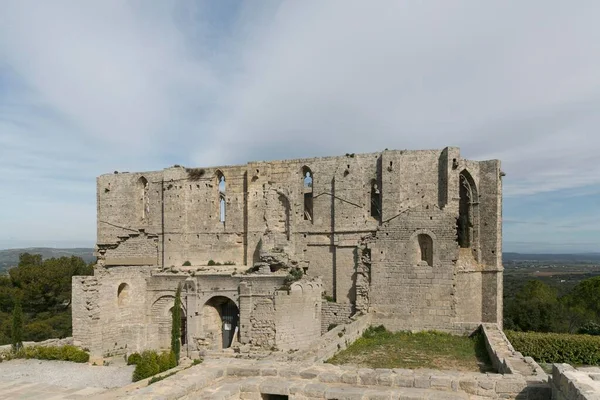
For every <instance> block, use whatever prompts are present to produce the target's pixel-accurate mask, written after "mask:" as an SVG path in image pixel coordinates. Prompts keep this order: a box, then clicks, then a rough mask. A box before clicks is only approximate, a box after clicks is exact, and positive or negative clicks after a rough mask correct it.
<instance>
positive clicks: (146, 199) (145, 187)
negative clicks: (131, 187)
mask: <svg viewBox="0 0 600 400" xmlns="http://www.w3.org/2000/svg"><path fill="white" fill-rule="evenodd" d="M149 189H150V185H149V184H148V179H146V178H145V177H143V176H142V177H140V179H139V180H138V190H139V193H140V205H141V207H140V208H141V210H142V213H141V216H142V220H145V219H147V218H148V216H149V214H150V196H149V193H150V190H149Z"/></svg>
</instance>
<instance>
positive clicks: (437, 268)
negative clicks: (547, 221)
mask: <svg viewBox="0 0 600 400" xmlns="http://www.w3.org/2000/svg"><path fill="white" fill-rule="evenodd" d="M501 174H502V173H501V171H500V162H499V161H497V160H491V161H470V160H465V159H463V158H461V156H460V153H459V149H458V148H454V147H448V148H445V149H443V150H419V151H408V150H404V151H399V150H385V151H383V152H380V153H370V154H346V155H345V156H339V157H324V158H310V159H299V160H287V161H271V162H249V163H247V164H245V165H237V166H223V167H207V168H191V169H190V168H184V167H180V166H174V167H171V168H167V169H164V170H162V171H155V172H143V173H117V172H115V173H114V174H107V175H102V176H100V177H99V178H98V180H97V206H98V216H97V226H98V238H97V246H96V251H97V256H98V264H97V266H96V267H95V269H94V276H89V277H81V276H77V277H74V278H73V303H72V304H73V336H74V340H75V341H76V342H77V343H78V344H79V345H81V346H82V347H86V348H88V349H89V350H90V351H91V353H92V355H94V356H96V357H107V356H112V355H120V354H129V353H132V352H135V351H141V350H144V349H150V348H152V349H160V348H168V347H169V345H170V332H171V311H172V307H173V304H174V296H175V291H176V289H177V287H178V286H181V288H182V316H183V317H182V321H181V326H182V332H183V333H182V342H183V344H184V346H187V349H188V350H192V351H200V350H205V351H215V350H216V351H222V349H226V348H229V347H234V348H238V349H239V348H244V349H249V348H250V349H269V350H274V349H277V350H282V351H293V350H302V349H306V348H309V347H310V345H311V343H314V341H315V340H317V339H318V338H319V337H320V336H321V335H322V334H323V333H324V332H327V330H328V328H329V327H331V326H333V325H335V324H344V323H347V322H348V321H349V320H350V318H351V317H352V316H354V315H358V314H369V315H370V319H371V321H372V323H373V324H383V325H385V326H386V328H388V329H390V330H422V329H437V330H443V331H448V332H454V333H459V334H462V333H470V332H472V331H474V330H475V329H476V328H477V327H478V326H480V325H481V323H484V322H490V323H497V324H498V325H499V326H501V323H502V270H503V268H502V259H501V255H502V247H501V246H502V243H501V219H502V182H501Z"/></svg>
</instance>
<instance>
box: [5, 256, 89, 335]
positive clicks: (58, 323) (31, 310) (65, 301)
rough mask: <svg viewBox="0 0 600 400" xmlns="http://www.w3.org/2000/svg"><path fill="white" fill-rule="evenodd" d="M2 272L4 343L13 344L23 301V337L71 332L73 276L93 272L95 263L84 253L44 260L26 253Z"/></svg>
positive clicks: (68, 333)
mask: <svg viewBox="0 0 600 400" xmlns="http://www.w3.org/2000/svg"><path fill="white" fill-rule="evenodd" d="M8 272H9V273H8V275H2V276H0V344H9V343H10V341H11V340H10V338H11V325H12V323H11V322H12V316H11V314H12V311H13V309H14V307H15V304H16V302H17V301H20V303H21V305H22V309H23V315H24V321H23V322H24V327H23V338H22V339H23V340H24V341H41V340H46V339H50V338H62V337H67V336H71V331H72V329H71V278H72V277H73V276H75V275H92V272H93V264H92V263H90V264H88V263H86V262H85V261H84V260H83V259H82V258H81V257H75V256H71V257H60V258H50V259H47V260H44V259H43V258H42V255H41V254H29V253H23V254H21V255H20V256H19V260H18V263H17V266H16V267H14V268H11V269H10V270H9V271H8Z"/></svg>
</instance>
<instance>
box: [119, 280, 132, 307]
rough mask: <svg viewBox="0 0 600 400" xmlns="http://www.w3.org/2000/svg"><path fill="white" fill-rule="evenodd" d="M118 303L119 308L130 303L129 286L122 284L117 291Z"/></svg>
mask: <svg viewBox="0 0 600 400" xmlns="http://www.w3.org/2000/svg"><path fill="white" fill-rule="evenodd" d="M117 301H118V304H119V307H122V306H124V305H126V304H127V303H128V302H129V285H128V284H126V283H121V284H120V285H119V288H118V289H117Z"/></svg>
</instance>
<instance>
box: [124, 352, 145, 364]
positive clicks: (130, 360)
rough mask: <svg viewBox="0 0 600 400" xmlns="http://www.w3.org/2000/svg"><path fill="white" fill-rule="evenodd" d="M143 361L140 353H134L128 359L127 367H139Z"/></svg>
mask: <svg viewBox="0 0 600 400" xmlns="http://www.w3.org/2000/svg"><path fill="white" fill-rule="evenodd" d="M141 360H142V356H141V355H140V353H132V354H130V355H129V357H127V365H137V364H138V363H139V362H140V361H141Z"/></svg>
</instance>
